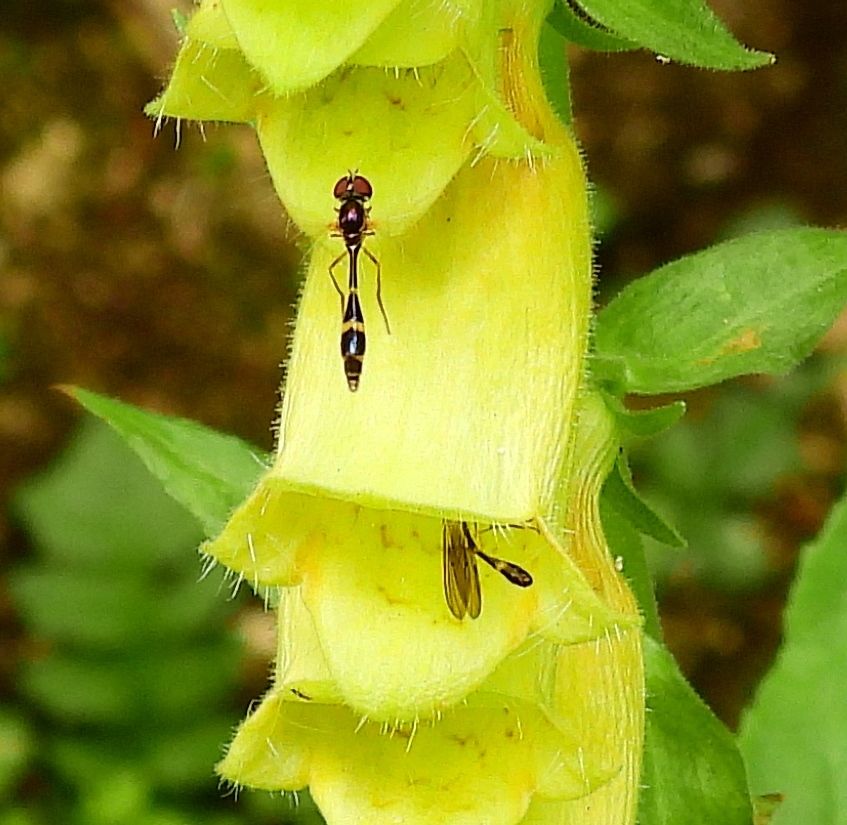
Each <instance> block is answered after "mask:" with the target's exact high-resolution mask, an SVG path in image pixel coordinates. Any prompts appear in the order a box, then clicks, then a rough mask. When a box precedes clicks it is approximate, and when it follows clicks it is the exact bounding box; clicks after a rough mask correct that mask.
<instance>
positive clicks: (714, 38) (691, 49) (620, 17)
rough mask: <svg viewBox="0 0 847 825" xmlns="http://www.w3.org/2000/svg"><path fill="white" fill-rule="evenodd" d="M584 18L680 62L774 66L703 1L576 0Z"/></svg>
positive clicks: (722, 66) (709, 66) (724, 66)
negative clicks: (738, 37)
mask: <svg viewBox="0 0 847 825" xmlns="http://www.w3.org/2000/svg"><path fill="white" fill-rule="evenodd" d="M578 5H579V6H580V7H581V8H582V9H583V10H584V11H585V12H586V13H587V15H588V16H589V17H591V18H593V19H594V20H596V21H597V22H598V23H601V24H602V25H603V26H605V27H606V28H607V29H610V30H611V31H612V32H614V33H615V34H617V35H618V36H620V37H623V38H627V39H629V40H633V41H635V43H637V44H639V45H641V46H644V47H645V48H648V49H651V50H652V51H654V52H656V54H658V55H661V56H662V57H666V58H669V59H670V60H677V61H679V62H680V63H690V64H692V65H694V66H702V67H703V68H707V69H730V70H731V69H755V68H757V67H758V66H766V65H768V64H769V63H772V62H773V56H772V55H770V54H768V53H766V52H759V51H752V50H749V49H746V48H744V46H742V45H741V44H740V43H739V42H738V41H737V40H736V39H735V38H734V37H733V36H732V35H731V34H730V33H729V32H728V31H727V29H726V28H725V27H724V25H723V24H722V23H721V22H720V20H718V18H717V17H715V15H714V14H713V13H712V11H711V10H710V9H709V7H708V6H707V5H705V3H703V2H701V0H579V3H578Z"/></svg>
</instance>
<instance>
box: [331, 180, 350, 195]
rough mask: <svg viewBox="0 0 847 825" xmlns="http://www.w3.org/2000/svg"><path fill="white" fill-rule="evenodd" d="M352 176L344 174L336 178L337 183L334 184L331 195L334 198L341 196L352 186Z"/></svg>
mask: <svg viewBox="0 0 847 825" xmlns="http://www.w3.org/2000/svg"><path fill="white" fill-rule="evenodd" d="M352 183H353V176H352V175H345V176H344V177H343V178H339V179H338V183H336V184H335V188H334V189H333V190H332V195H333V197H334V198H336V199H340V198H343V197H344V196H345V195H346V194H347V193H348V192H349V191H350V189H351V188H352Z"/></svg>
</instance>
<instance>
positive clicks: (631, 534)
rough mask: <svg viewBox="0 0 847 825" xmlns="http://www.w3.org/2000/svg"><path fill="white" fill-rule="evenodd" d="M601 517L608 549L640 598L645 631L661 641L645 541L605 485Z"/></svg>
mask: <svg viewBox="0 0 847 825" xmlns="http://www.w3.org/2000/svg"><path fill="white" fill-rule="evenodd" d="M600 520H601V522H602V524H603V534H604V535H605V536H606V541H607V542H608V544H609V553H610V554H611V555H612V556H613V558H614V559H615V562H616V566H618V567H619V568H620V573H621V575H622V576H623V577H624V578H625V579H626V580H627V582H628V583H629V586H630V588H631V589H632V592H633V593H634V594H635V598H636V600H637V601H638V608H639V610H640V612H641V615H642V616H643V617H644V632H645V633H647V634H649V635H650V636H652V637H653V638H654V639H655V640H656V641H658V642H660V641H661V640H662V625H661V623H660V621H659V609H658V606H657V604H656V594H655V591H654V590H653V579H652V577H651V575H650V570H649V568H648V566H647V556H646V554H645V553H644V542H643V541H642V539H641V534H640V533H639V532H638V530H636V529H635V527H633V526H632V523H631V522H630V520H629V519H628V518H627V517H626V516H625V515H623V514H622V513H620V512H618V509H617V507H615V505H614V503H613V502H612V501H611V500H610V498H609V496H608V495H607V493H606V488H605V487H604V488H603V489H602V490H601V492H600Z"/></svg>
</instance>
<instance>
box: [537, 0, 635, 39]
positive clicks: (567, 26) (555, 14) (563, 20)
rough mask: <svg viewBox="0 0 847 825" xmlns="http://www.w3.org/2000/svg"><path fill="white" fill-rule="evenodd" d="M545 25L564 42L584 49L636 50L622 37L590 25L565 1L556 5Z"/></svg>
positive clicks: (562, 0)
mask: <svg viewBox="0 0 847 825" xmlns="http://www.w3.org/2000/svg"><path fill="white" fill-rule="evenodd" d="M577 8H578V7H577ZM547 23H548V24H549V25H550V26H552V28H554V29H555V30H556V31H557V32H558V33H559V34H560V35H561V36H562V37H564V38H565V40H568V41H569V42H571V43H575V44H576V45H577V46H582V47H583V48H585V49H594V50H595V51H600V52H623V51H628V50H629V49H637V48H638V44H637V43H633V42H632V41H631V40H627V39H626V38H623V37H617V36H616V35H614V34H612V33H611V32H609V31H606V30H605V29H601V28H600V27H599V26H596V25H592V24H591V22H589V20H587V19H586V17H585V16H580V15H579V14H578V13H577V12H576V10H575V9H574V8H572V7H571V6H570V5H568V3H567V2H565V0H561V1H560V2H558V3H556V5H555V6H554V7H553V9H552V11H551V12H550V14H549V15H548V16H547Z"/></svg>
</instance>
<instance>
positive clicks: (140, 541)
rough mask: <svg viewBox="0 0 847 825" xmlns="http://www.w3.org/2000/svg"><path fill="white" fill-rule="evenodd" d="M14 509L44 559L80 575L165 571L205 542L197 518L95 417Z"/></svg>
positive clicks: (17, 500)
mask: <svg viewBox="0 0 847 825" xmlns="http://www.w3.org/2000/svg"><path fill="white" fill-rule="evenodd" d="M13 509H14V511H15V513H16V515H17V516H18V517H19V518H20V519H21V520H22V521H23V526H24V527H25V528H26V529H27V530H28V531H29V532H30V533H31V535H32V536H33V538H34V539H35V543H36V544H37V546H38V549H39V552H40V553H41V554H43V556H44V557H46V558H47V559H49V560H50V561H53V562H57V563H61V564H62V565H66V566H73V567H74V568H75V569H77V570H82V569H85V570H88V571H97V572H102V571H104V570H105V571H107V572H116V571H118V570H120V571H130V570H131V571H134V572H136V573H140V571H144V570H148V571H158V572H161V569H162V568H163V567H164V566H170V565H172V564H174V563H175V562H176V563H181V560H182V559H184V558H185V557H186V550H187V549H188V548H191V547H194V546H196V545H197V544H198V542H199V539H200V530H199V528H198V525H197V522H196V520H195V519H193V518H192V517H191V516H190V515H189V514H188V513H186V512H185V509H184V508H183V507H181V506H179V505H178V504H177V503H176V502H174V501H173V500H172V499H171V498H170V497H169V496H167V495H166V494H165V492H164V491H163V490H162V489H161V487H160V486H158V485H157V484H156V483H154V482H153V479H151V478H150V473H149V472H148V471H147V469H146V468H145V467H144V465H143V464H142V463H141V461H139V460H138V459H136V458H135V456H133V455H132V454H131V453H130V452H129V451H128V450H127V447H126V445H125V444H124V443H123V442H122V441H121V440H120V438H119V437H118V436H117V435H116V434H115V433H114V432H112V431H111V430H109V428H108V427H106V426H104V425H103V424H101V423H100V422H98V421H95V420H93V419H89V420H87V421H86V422H85V424H84V425H83V426H82V427H81V429H80V431H79V432H78V433H77V435H76V436H75V437H74V439H73V440H72V441H71V443H70V444H69V445H68V447H67V448H66V449H65V450H64V452H63V453H62V455H61V456H60V457H59V458H58V459H56V460H55V461H54V462H53V464H52V465H51V466H50V468H49V469H48V470H47V471H46V472H44V473H42V474H40V475H39V476H37V477H36V478H35V479H33V480H32V481H29V482H27V483H26V484H25V485H24V486H23V487H21V489H20V490H19V491H18V492H17V494H16V495H15V498H14V501H13ZM62 569H65V568H64V567H63V568H62Z"/></svg>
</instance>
